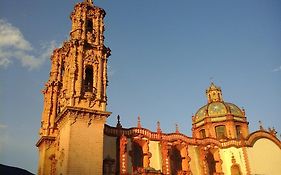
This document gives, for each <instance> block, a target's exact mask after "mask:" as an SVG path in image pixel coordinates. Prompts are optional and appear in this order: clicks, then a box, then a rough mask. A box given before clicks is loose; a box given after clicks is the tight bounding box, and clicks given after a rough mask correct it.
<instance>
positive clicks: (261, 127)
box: [259, 120, 264, 130]
mask: <svg viewBox="0 0 281 175" xmlns="http://www.w3.org/2000/svg"><path fill="white" fill-rule="evenodd" d="M259 124H260V130H264V128H263V126H262V122H261V121H260V120H259Z"/></svg>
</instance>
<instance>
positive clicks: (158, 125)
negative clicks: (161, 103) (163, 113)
mask: <svg viewBox="0 0 281 175" xmlns="http://www.w3.org/2000/svg"><path fill="white" fill-rule="evenodd" d="M157 132H158V133H161V132H162V131H161V128H160V122H159V121H157Z"/></svg>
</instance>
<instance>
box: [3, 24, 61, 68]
mask: <svg viewBox="0 0 281 175" xmlns="http://www.w3.org/2000/svg"><path fill="white" fill-rule="evenodd" d="M55 47H56V43H55V42H54V41H51V42H49V43H46V44H42V45H41V48H40V50H38V51H34V48H33V47H32V45H31V44H30V42H28V41H27V40H26V39H25V38H24V36H23V34H22V32H21V31H20V30H19V29H18V28H17V27H15V26H13V25H12V24H10V23H9V22H7V21H5V20H3V19H0V67H8V66H9V65H10V64H12V63H13V61H15V60H18V61H20V62H21V64H22V66H23V67H26V68H28V69H29V70H32V69H36V68H39V67H40V66H41V65H42V64H43V63H44V62H45V60H46V59H47V58H49V57H50V54H51V51H52V50H53V49H54V48H55Z"/></svg>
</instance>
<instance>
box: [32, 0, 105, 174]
mask: <svg viewBox="0 0 281 175" xmlns="http://www.w3.org/2000/svg"><path fill="white" fill-rule="evenodd" d="M104 17H105V11H104V10H103V9H101V8H99V7H97V6H95V5H94V4H93V2H92V1H91V0H85V1H84V2H81V3H77V4H76V5H75V7H74V10H73V12H72V13H71V15H70V19H71V22H72V27H71V31H70V38H69V40H68V41H65V42H64V43H63V45H62V47H61V48H58V49H55V50H54V51H53V54H52V56H51V70H50V77H49V80H48V81H47V83H46V84H45V88H44V90H43V94H44V108H43V112H42V120H41V128H40V138H39V141H38V142H37V144H36V145H37V147H38V148H39V167H38V174H97V175H99V174H102V161H103V155H102V153H103V128H104V124H105V122H106V119H107V117H108V116H109V115H110V112H108V111H107V109H106V105H107V95H106V87H107V82H108V81H107V59H108V57H109V56H110V49H109V48H107V47H106V46H105V45H104V34H103V33H104V22H103V18H104Z"/></svg>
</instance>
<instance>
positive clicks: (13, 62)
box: [0, 0, 281, 172]
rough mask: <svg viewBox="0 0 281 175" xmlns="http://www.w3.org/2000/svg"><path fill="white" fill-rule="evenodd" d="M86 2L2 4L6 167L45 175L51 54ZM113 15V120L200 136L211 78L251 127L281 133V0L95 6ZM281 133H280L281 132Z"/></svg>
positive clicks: (0, 130)
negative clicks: (42, 157)
mask: <svg viewBox="0 0 281 175" xmlns="http://www.w3.org/2000/svg"><path fill="white" fill-rule="evenodd" d="M76 2H79V1H78V0H77V1H74V0H69V1H55V0H49V1H38V0H28V1H16V0H1V1H0V163H2V164H8V165H13V166H19V167H22V168H26V169H27V170H29V171H31V172H36V170H37V157H38V155H37V148H36V147H35V143H36V141H37V139H38V130H39V127H40V119H41V112H42V107H43V96H42V94H41V90H42V89H43V87H44V83H45V82H46V81H47V79H48V75H49V69H50V63H49V54H50V51H51V50H52V49H53V48H54V47H58V46H59V45H60V44H61V43H62V42H63V41H64V40H66V39H67V38H68V34H69V32H70V26H71V23H70V19H69V15H70V13H71V11H72V9H73V6H74V4H75V3H76ZM95 4H96V5H98V6H100V7H102V8H104V9H105V10H106V12H107V16H106V18H105V25H106V26H105V27H106V32H105V39H106V45H107V46H108V47H110V48H111V50H112V56H110V57H109V87H108V110H109V111H111V112H112V115H111V116H110V117H109V119H108V124H110V125H115V124H116V116H117V115H118V114H119V115H120V116H121V122H122V125H123V126H124V127H132V126H136V124H137V117H138V116H141V121H142V126H143V127H146V128H149V129H150V130H153V131H155V130H156V122H157V121H160V123H161V128H162V131H164V132H174V130H175V123H178V124H179V128H180V131H181V132H183V133H184V134H187V135H189V136H191V116H192V115H193V114H194V113H196V111H197V109H199V108H200V107H201V106H203V105H204V104H206V102H207V99H206V97H205V89H206V88H207V87H208V86H209V84H210V82H211V80H212V81H214V82H215V84H217V85H218V86H221V88H222V91H223V97H224V100H225V101H227V102H232V103H234V104H236V105H237V106H239V107H244V108H245V110H246V115H247V117H248V121H249V122H250V125H249V126H250V131H255V130H257V129H258V126H259V125H258V121H259V120H261V121H262V122H263V125H264V127H266V128H268V127H272V126H274V127H275V128H276V130H277V131H279V132H281V115H280V109H281V98H280V97H281V11H280V9H281V1H279V0H266V1H265V0H247V1H245V0H235V1H234V0H232V1H224V0H214V1H209V0H188V1H186V0H178V1H168V0H167V1H160V0H153V1H151V0H150V1H149V0H142V1H136V0H135V1H134V0H122V1H109V0H96V1H95ZM279 135H280V134H279Z"/></svg>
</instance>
